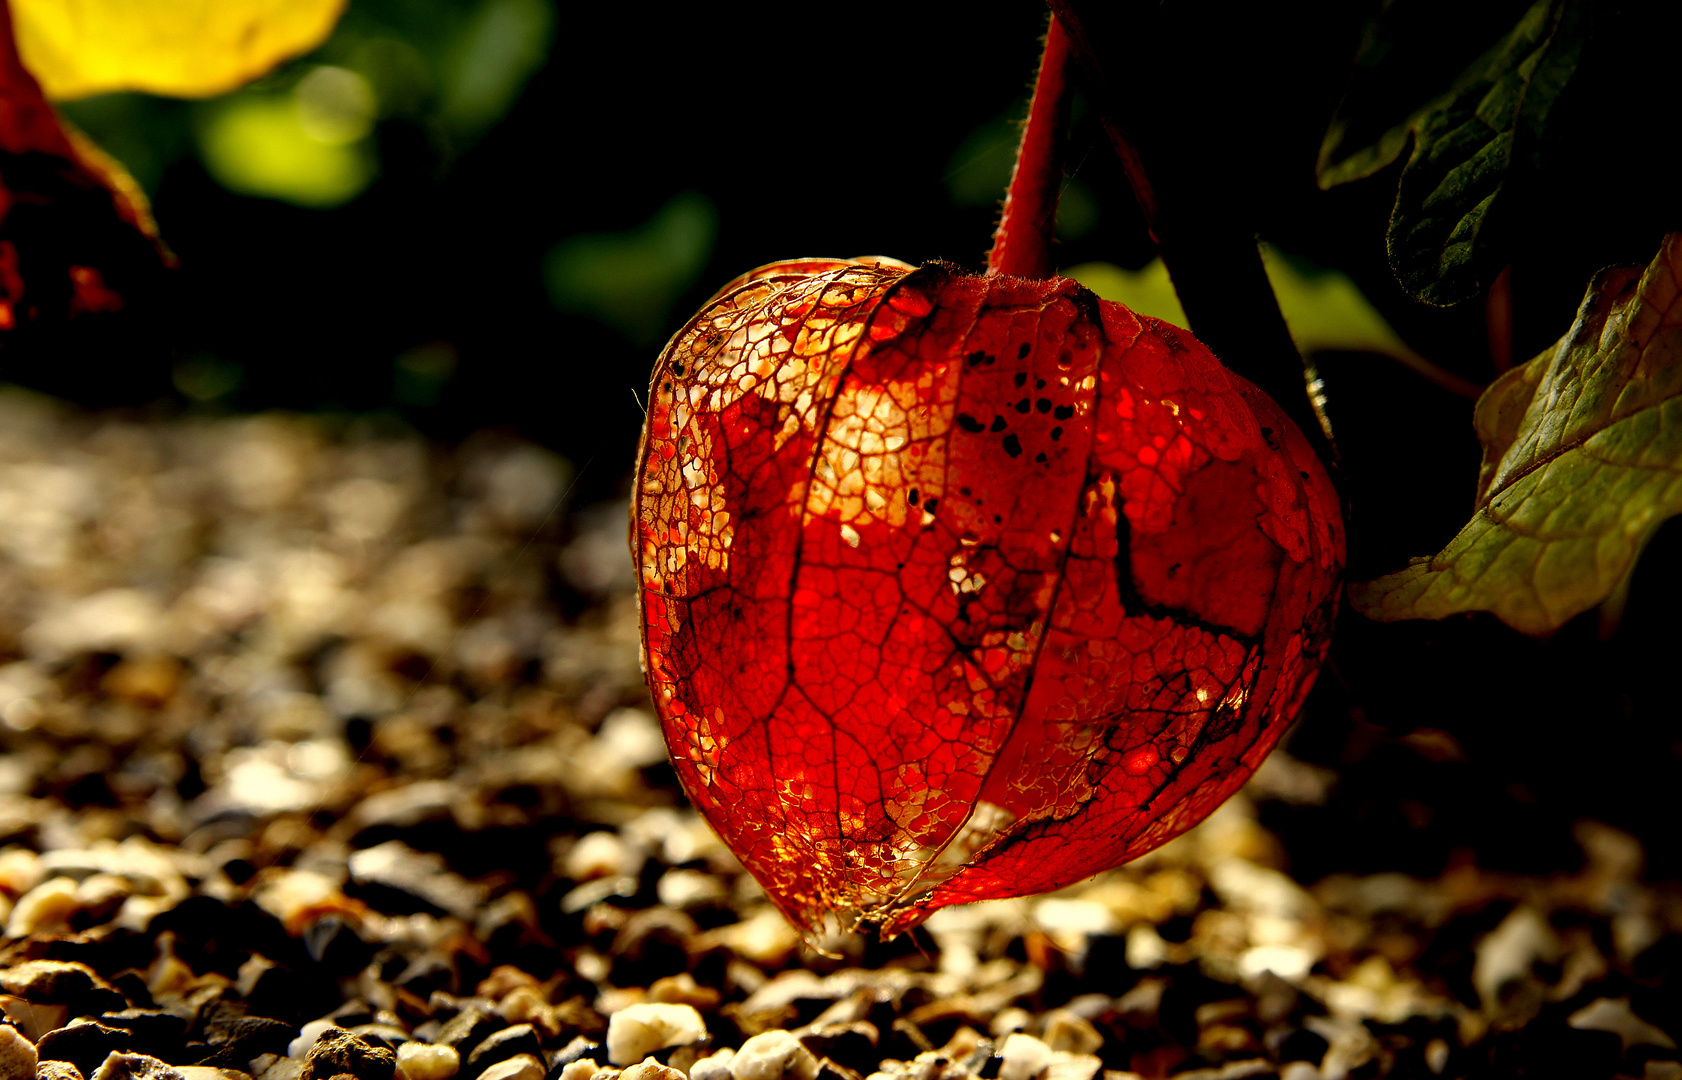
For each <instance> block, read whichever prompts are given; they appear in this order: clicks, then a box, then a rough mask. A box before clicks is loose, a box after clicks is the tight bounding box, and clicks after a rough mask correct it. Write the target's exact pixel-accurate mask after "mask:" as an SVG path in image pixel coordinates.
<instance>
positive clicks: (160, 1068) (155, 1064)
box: [88, 1050, 181, 1080]
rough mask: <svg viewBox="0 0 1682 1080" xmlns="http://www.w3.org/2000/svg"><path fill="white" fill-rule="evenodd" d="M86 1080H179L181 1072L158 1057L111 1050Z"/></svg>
mask: <svg viewBox="0 0 1682 1080" xmlns="http://www.w3.org/2000/svg"><path fill="white" fill-rule="evenodd" d="M88 1080H181V1074H180V1073H179V1072H178V1071H176V1069H175V1066H173V1065H170V1064H168V1063H166V1062H164V1061H161V1060H159V1059H158V1058H155V1057H151V1056H149V1055H146V1054H125V1053H122V1052H120V1051H116V1050H113V1051H112V1052H111V1053H109V1054H107V1055H106V1056H105V1061H104V1062H102V1063H101V1064H100V1066H99V1068H97V1069H95V1070H94V1071H93V1075H92V1076H90V1077H88Z"/></svg>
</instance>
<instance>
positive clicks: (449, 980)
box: [393, 952, 456, 997]
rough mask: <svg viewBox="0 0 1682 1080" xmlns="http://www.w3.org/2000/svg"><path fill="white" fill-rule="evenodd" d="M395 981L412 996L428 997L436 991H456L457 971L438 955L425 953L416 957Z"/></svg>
mask: <svg viewBox="0 0 1682 1080" xmlns="http://www.w3.org/2000/svg"><path fill="white" fill-rule="evenodd" d="M393 981H394V984H395V985H397V986H401V987H402V988H403V989H405V990H407V991H409V993H411V994H416V995H419V996H420V997H427V996H429V995H431V993H432V992H433V991H434V990H444V991H453V990H454V989H456V969H455V965H454V964H452V963H450V962H449V960H447V959H445V958H444V957H442V956H440V955H438V954H437V953H435V952H425V953H422V954H421V955H419V956H417V957H415V958H414V960H412V961H411V962H410V963H409V966H408V967H406V968H404V969H403V970H402V971H401V972H400V973H399V974H398V976H397V978H396V979H395V980H393Z"/></svg>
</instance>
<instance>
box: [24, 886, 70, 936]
mask: <svg viewBox="0 0 1682 1080" xmlns="http://www.w3.org/2000/svg"><path fill="white" fill-rule="evenodd" d="M81 906H82V905H81V904H80V902H78V901H77V899H76V883H75V882H74V881H72V880H71V879H70V878H67V877H55V878H53V879H51V880H50V881H44V882H42V883H41V884H39V885H37V886H35V887H34V888H33V889H30V890H29V891H28V892H26V893H24V894H23V895H22V896H20V897H18V902H17V905H16V906H15V907H13V908H12V914H11V917H10V918H8V919H7V920H6V936H7V937H28V936H29V935H30V934H33V933H35V932H36V931H38V930H48V929H52V928H55V927H62V926H66V925H68V924H69V922H70V916H72V915H74V914H76V912H77V911H78V910H80V908H81Z"/></svg>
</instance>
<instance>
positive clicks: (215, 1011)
mask: <svg viewBox="0 0 1682 1080" xmlns="http://www.w3.org/2000/svg"><path fill="white" fill-rule="evenodd" d="M199 1028H200V1030H199V1032H198V1034H199V1035H200V1037H201V1038H203V1039H204V1041H205V1042H207V1043H209V1044H210V1045H211V1046H215V1047H227V1048H228V1049H230V1050H232V1051H234V1052H236V1053H237V1054H242V1055H244V1056H243V1057H241V1058H240V1059H239V1060H240V1061H242V1062H245V1061H250V1060H251V1059H252V1058H254V1057H257V1056H258V1055H259V1054H284V1053H286V1047H287V1045H288V1044H289V1043H291V1041H292V1040H293V1039H294V1038H296V1037H297V1035H298V1029H297V1028H296V1027H295V1026H293V1025H292V1024H288V1023H286V1022H285V1021H284V1020H271V1019H269V1018H268V1017H266V1016H246V1015H244V1012H243V1010H241V1009H240V1008H239V1007H237V1006H235V1005H233V1004H232V1003H230V1002H227V1001H218V1002H217V1003H216V1004H215V1005H213V1006H212V1007H211V1008H210V1010H209V1011H208V1012H206V1013H202V1014H201V1015H200V1017H199ZM235 1067H236V1068H244V1066H243V1065H240V1066H235Z"/></svg>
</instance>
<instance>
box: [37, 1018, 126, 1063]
mask: <svg viewBox="0 0 1682 1080" xmlns="http://www.w3.org/2000/svg"><path fill="white" fill-rule="evenodd" d="M133 1040H134V1036H133V1035H132V1034H131V1033H130V1032H128V1031H125V1030H123V1029H122V1028H119V1027H109V1026H107V1025H105V1024H101V1023H100V1022H98V1021H97V1020H76V1021H72V1022H71V1023H69V1024H66V1025H65V1026H64V1027H61V1028H59V1029H57V1030H56V1031H49V1032H47V1033H46V1034H45V1035H43V1036H41V1041H40V1042H39V1043H37V1044H36V1046H35V1052H36V1054H37V1055H38V1056H40V1057H42V1058H54V1059H56V1060H58V1061H68V1062H70V1064H72V1065H74V1066H76V1068H78V1069H80V1070H81V1071H82V1073H83V1075H86V1074H88V1073H91V1072H93V1071H94V1070H95V1069H97V1068H99V1065H100V1062H102V1061H104V1060H105V1057H106V1055H108V1054H112V1053H116V1052H119V1051H124V1050H128V1049H130V1048H131V1047H132V1046H133Z"/></svg>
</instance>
